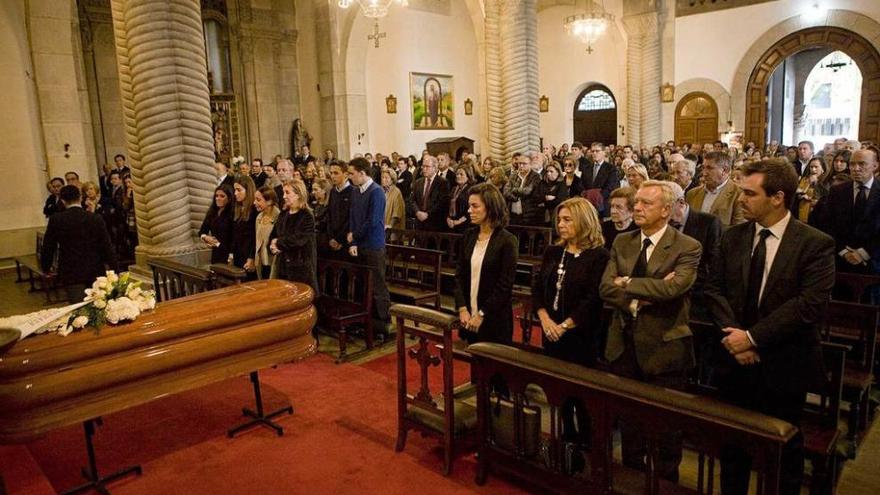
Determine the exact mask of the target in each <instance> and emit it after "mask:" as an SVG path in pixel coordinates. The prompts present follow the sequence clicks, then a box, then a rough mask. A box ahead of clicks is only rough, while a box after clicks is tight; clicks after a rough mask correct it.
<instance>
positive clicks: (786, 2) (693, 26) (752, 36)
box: [674, 0, 880, 121]
mask: <svg viewBox="0 0 880 495" xmlns="http://www.w3.org/2000/svg"><path fill="white" fill-rule="evenodd" d="M814 4H818V5H819V6H820V7H822V8H824V9H840V10H851V11H854V12H858V13H861V14H864V15H866V16H868V17H870V18H874V19H877V18H880V2H878V1H877V0H821V1H818V2H817V1H815V0H778V1H776V2H768V3H761V4H757V5H751V6H748V7H741V8H736V9H728V10H719V11H716V12H710V13H706V14H698V15H691V16H686V17H680V18H678V19H676V21H675V22H676V30H675V61H676V66H675V81H674V83H675V84H678V83H680V82H681V81H686V80H688V79H694V78H706V79H712V80H714V81H717V82H718V83H719V84H720V85H721V86H723V87H724V88H725V89H726V90H727V91H731V88H732V85H733V79H734V75H735V73H736V70H737V64H739V62H740V60H741V59H742V58H743V56H744V55H745V54H746V53H747V52H748V50H749V48H750V47H751V46H752V44H753V43H754V42H755V41H756V40H757V39H758V38H759V37H760V36H761V35H763V34H764V33H765V32H766V31H768V30H769V29H770V28H772V27H773V26H775V25H777V24H779V23H780V22H782V21H784V20H785V19H788V18H789V17H792V16H798V15H806V16H809V15H810V13H811V12H810V9H811V6H812V5H814ZM820 23H821V22H820ZM877 35H878V36H880V33H877ZM676 96H677V95H676ZM719 120H722V121H724V120H726V118H725V117H724V116H723V115H721V116H720V119H719Z"/></svg>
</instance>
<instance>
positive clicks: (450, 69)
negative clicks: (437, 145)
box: [346, 0, 484, 156]
mask: <svg viewBox="0 0 880 495" xmlns="http://www.w3.org/2000/svg"><path fill="white" fill-rule="evenodd" d="M450 4H451V5H450V9H449V14H448V15H446V14H444V13H433V12H427V11H424V10H419V9H415V8H406V9H402V8H400V7H399V6H396V4H395V5H394V6H392V7H391V10H390V12H389V14H388V16H387V17H385V18H383V19H381V20H380V21H379V31H380V32H384V33H386V35H385V36H386V37H385V38H382V39H380V41H379V47H378V48H376V47H375V46H374V45H373V41H372V40H368V39H367V36H368V35H369V34H372V33H373V22H372V20H370V19H367V18H365V17H364V16H362V15H358V17H357V19H356V20H355V22H354V25H353V27H352V31H351V36H350V37H349V44H348V57H347V60H346V92H347V96H346V99H347V102H348V105H347V108H348V119H349V135H350V140H351V153H352V155H353V154H355V153H366V152H377V151H378V152H381V153H386V154H387V153H390V152H392V151H397V152H399V153H405V154H414V155H416V156H419V155H420V154H421V151H422V150H423V149H424V148H425V142H427V141H430V140H432V139H435V138H438V137H450V136H466V137H469V138H471V139H473V140H475V143H474V145H475V147H477V148H479V142H480V135H479V133H480V129H481V126H480V120H479V116H480V114H481V113H480V112H481V110H480V109H481V107H482V106H483V105H484V100H483V96H482V95H481V94H480V91H479V87H480V86H479V81H478V74H479V61H478V59H477V41H476V36H475V34H474V27H473V23H472V21H471V16H470V13H469V12H468V9H467V7H466V5H465V2H464V0H451V1H450ZM410 5H413V2H410ZM410 72H428V73H435V74H444V75H451V76H452V77H453V95H454V121H453V125H454V127H455V128H454V129H452V130H442V131H426V130H413V129H412V103H411V98H410V89H409V73H410ZM392 94H393V95H394V96H395V97H396V98H397V113H394V114H389V113H386V108H385V98H386V97H388V95H392ZM465 99H470V100H471V101H472V102H473V104H474V112H473V114H472V115H465V114H464V101H465ZM363 108H366V112H363V110H362V109H363ZM476 151H477V152H479V149H477V150H476Z"/></svg>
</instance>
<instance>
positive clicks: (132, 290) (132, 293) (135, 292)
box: [125, 286, 143, 299]
mask: <svg viewBox="0 0 880 495" xmlns="http://www.w3.org/2000/svg"><path fill="white" fill-rule="evenodd" d="M141 292H143V291H142V290H141V288H140V287H132V286H129V287H128V290H127V291H126V294H125V295H126V296H128V297H130V298H132V299H137V298H138V297H139V296H140V295H141Z"/></svg>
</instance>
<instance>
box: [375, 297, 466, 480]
mask: <svg viewBox="0 0 880 495" xmlns="http://www.w3.org/2000/svg"><path fill="white" fill-rule="evenodd" d="M391 316H392V317H393V318H394V319H395V321H396V322H397V447H396V450H397V451H398V452H401V451H402V450H403V449H404V447H405V446H406V436H407V433H408V432H409V430H417V431H419V432H421V433H422V434H423V435H427V436H432V437H437V438H439V439H440V440H441V441H442V442H443V474H444V475H446V476H448V475H449V474H450V473H451V472H452V460H453V458H454V455H455V453H456V451H458V450H460V449H461V445H462V442H463V440H464V439H465V438H467V437H469V436H472V433H473V432H474V431H475V429H476V425H477V410H476V407H474V406H473V405H470V404H466V403H465V402H463V399H464V398H465V397H467V395H468V394H470V395H474V390H475V389H474V387H472V386H471V384H469V383H468V384H466V385H463V386H461V387H459V388H458V389H456V388H455V387H454V380H453V360H454V359H455V349H453V338H452V335H453V331H454V330H455V329H457V328H458V325H459V322H458V318H457V317H456V316H455V315H449V314H446V313H441V312H439V311H435V310H433V309H428V308H424V307H418V306H409V305H404V304H396V305H394V306H392V307H391ZM407 320H409V321H411V322H413V323H414V325H412V326H410V325H407V323H406V321H407ZM407 337H414V338H415V339H416V340H417V343H416V345H415V346H414V347H413V348H412V349H407V348H406V344H407ZM408 359H414V360H415V361H416V362H417V363H418V364H419V377H420V381H419V384H420V385H419V389H418V391H417V392H416V393H415V394H411V393H409V391H408V390H407V380H406V377H407V373H406V364H407V360H408ZM438 366H439V367H440V370H439V371H440V372H441V373H442V374H443V390H442V397H438V396H436V395H434V394H432V392H431V389H430V387H429V385H428V376H429V375H428V374H429V371H430V369H431V368H433V367H438ZM438 402H439V403H438Z"/></svg>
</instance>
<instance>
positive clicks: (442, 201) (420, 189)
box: [406, 175, 449, 230]
mask: <svg viewBox="0 0 880 495" xmlns="http://www.w3.org/2000/svg"><path fill="white" fill-rule="evenodd" d="M424 194H425V178H424V177H420V178H419V179H418V180H416V182H415V184H414V185H413V189H412V193H410V195H409V201H407V204H406V213H407V216H409V217H415V216H416V212H417V211H420V210H421V209H422V204H423V201H422V200H423V198H424ZM426 204H427V207H426V208H427V210H426V211H425V213H427V214H428V218H427V220H425V221H424V222H420V221H419V220H418V219H416V221H415V222H416V227H417V228H420V229H424V230H446V229H445V227H446V210H447V209H448V207H449V183H448V182H446V181H445V180H443V179H442V178H440V176H439V175H435V176H434V179H432V180H431V189H430V190H429V191H428V198H427V201H426Z"/></svg>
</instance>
